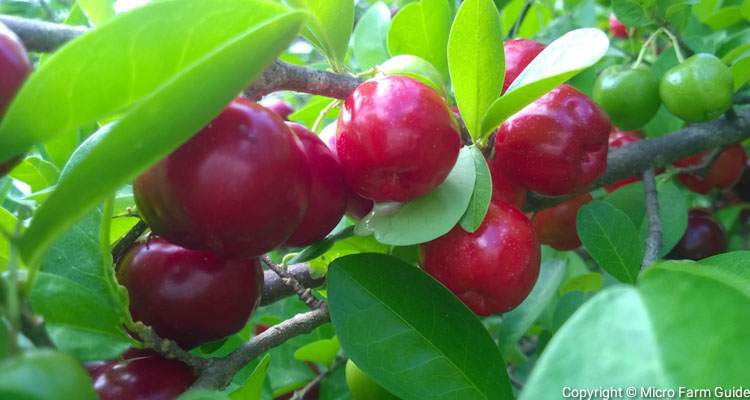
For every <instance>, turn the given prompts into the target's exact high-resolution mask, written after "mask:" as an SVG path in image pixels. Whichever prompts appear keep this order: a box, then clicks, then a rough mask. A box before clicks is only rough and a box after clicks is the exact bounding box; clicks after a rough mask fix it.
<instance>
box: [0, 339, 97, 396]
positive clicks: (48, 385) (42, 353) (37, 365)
mask: <svg viewBox="0 0 750 400" xmlns="http://www.w3.org/2000/svg"><path fill="white" fill-rule="evenodd" d="M0 398H2V399H7V400H47V399H56V400H94V399H96V398H97V396H96V393H94V388H93V386H92V385H91V379H90V378H89V376H88V374H87V373H86V370H85V369H83V367H82V366H81V365H80V364H79V363H78V362H76V360H75V359H73V358H71V357H70V356H68V355H66V354H63V353H59V352H55V351H51V350H31V351H29V352H26V353H24V354H21V355H18V356H16V357H12V358H6V359H4V360H2V362H0Z"/></svg>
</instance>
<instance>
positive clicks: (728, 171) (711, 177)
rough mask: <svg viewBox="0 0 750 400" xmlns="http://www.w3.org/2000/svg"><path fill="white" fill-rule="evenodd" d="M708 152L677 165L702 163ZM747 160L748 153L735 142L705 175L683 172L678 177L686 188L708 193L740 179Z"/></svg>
mask: <svg viewBox="0 0 750 400" xmlns="http://www.w3.org/2000/svg"><path fill="white" fill-rule="evenodd" d="M708 156H709V155H708V153H699V154H696V155H693V156H691V157H689V158H686V159H684V160H680V161H677V162H675V163H674V165H675V167H678V168H686V167H691V166H697V165H702V164H703V163H705V162H706V160H707V158H706V157H708ZM746 162H747V153H745V149H744V148H742V145H740V144H733V145H731V146H728V147H727V148H726V149H724V150H723V151H722V152H721V154H719V156H718V157H717V158H716V160H714V162H713V164H711V167H710V168H709V170H708V173H707V174H706V175H705V176H700V175H698V174H693V173H681V174H679V175H677V179H678V180H679V181H680V182H681V183H682V184H683V186H685V187H686V188H688V189H690V190H692V191H693V192H696V193H701V194H706V193H708V192H710V191H711V190H713V189H717V190H725V189H729V188H731V187H732V186H734V185H735V184H736V183H737V181H739V179H740V176H742V172H743V171H744V169H745V163H746Z"/></svg>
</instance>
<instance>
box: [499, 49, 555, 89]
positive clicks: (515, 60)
mask: <svg viewBox="0 0 750 400" xmlns="http://www.w3.org/2000/svg"><path fill="white" fill-rule="evenodd" d="M503 47H504V48H505V80H504V81H503V93H505V91H506V90H508V87H509V86H510V84H511V83H513V81H515V80H516V78H518V75H520V74H521V71H523V70H524V69H525V68H526V66H527V65H529V63H530V62H531V61H532V60H533V59H534V58H535V57H536V56H538V55H539V53H541V52H542V50H544V47H545V46H544V45H543V44H541V43H539V42H535V41H533V40H529V39H511V40H506V41H505V43H503Z"/></svg>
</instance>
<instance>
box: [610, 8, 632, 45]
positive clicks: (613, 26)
mask: <svg viewBox="0 0 750 400" xmlns="http://www.w3.org/2000/svg"><path fill="white" fill-rule="evenodd" d="M609 31H610V32H612V36H614V37H616V38H619V39H627V38H628V27H627V26H625V25H623V23H622V22H620V20H619V19H617V16H616V15H615V14H610V15H609Z"/></svg>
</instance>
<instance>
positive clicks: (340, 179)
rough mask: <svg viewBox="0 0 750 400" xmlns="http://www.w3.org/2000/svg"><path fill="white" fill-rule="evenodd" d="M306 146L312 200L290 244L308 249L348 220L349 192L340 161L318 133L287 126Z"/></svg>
mask: <svg viewBox="0 0 750 400" xmlns="http://www.w3.org/2000/svg"><path fill="white" fill-rule="evenodd" d="M287 125H288V126H289V128H290V129H291V130H292V132H294V133H295V134H296V135H297V137H298V138H299V139H300V141H301V142H302V146H303V147H304V149H305V153H306V154H307V163H308V167H307V168H308V170H309V171H310V197H309V198H308V207H307V212H305V216H304V217H303V218H302V222H301V223H300V224H299V226H298V227H297V230H296V231H294V233H293V234H292V236H291V237H290V238H289V239H287V241H286V243H287V244H288V245H290V246H307V245H308V244H312V243H315V242H317V241H319V240H321V239H323V238H325V237H326V235H327V234H328V233H329V232H331V230H333V228H335V227H336V225H337V224H338V223H339V221H340V220H341V218H342V217H343V216H344V211H345V210H346V203H347V188H346V183H345V182H344V172H343V171H342V170H341V165H339V161H338V158H337V157H336V156H335V155H334V154H333V152H331V150H329V149H328V147H326V145H325V143H323V141H322V140H321V139H320V138H318V137H317V136H316V135H315V134H314V133H312V132H311V131H310V130H308V129H307V128H305V127H304V126H302V125H300V124H295V123H293V122H287Z"/></svg>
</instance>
